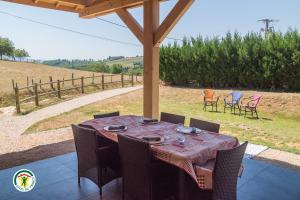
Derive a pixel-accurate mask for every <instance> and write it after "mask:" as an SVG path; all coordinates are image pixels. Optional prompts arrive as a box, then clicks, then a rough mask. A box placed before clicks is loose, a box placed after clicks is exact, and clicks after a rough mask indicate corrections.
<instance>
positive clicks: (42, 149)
mask: <svg viewBox="0 0 300 200" xmlns="http://www.w3.org/2000/svg"><path fill="white" fill-rule="evenodd" d="M74 151H75V145H74V140H66V141H63V142H58V143H53V144H47V145H40V146H37V147H34V148H31V149H28V150H24V151H19V152H12V153H7V154H2V155H0V160H1V162H0V170H1V169H7V168H11V167H15V166H19V165H24V164H27V163H31V162H34V161H38V160H43V159H46V158H51V157H55V156H59V155H62V154H66V153H70V152H74Z"/></svg>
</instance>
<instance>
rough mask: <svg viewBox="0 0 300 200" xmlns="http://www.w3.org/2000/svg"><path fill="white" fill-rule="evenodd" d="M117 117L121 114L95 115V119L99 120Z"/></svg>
mask: <svg viewBox="0 0 300 200" xmlns="http://www.w3.org/2000/svg"><path fill="white" fill-rule="evenodd" d="M115 116H120V112H119V111H117V112H111V113H105V114H96V115H94V119H99V118H105V117H115Z"/></svg>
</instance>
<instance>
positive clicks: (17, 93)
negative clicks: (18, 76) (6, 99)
mask: <svg viewBox="0 0 300 200" xmlns="http://www.w3.org/2000/svg"><path fill="white" fill-rule="evenodd" d="M14 89H15V98H16V110H17V113H21V107H20V97H19V88H18V85H16V87H15V88H14Z"/></svg>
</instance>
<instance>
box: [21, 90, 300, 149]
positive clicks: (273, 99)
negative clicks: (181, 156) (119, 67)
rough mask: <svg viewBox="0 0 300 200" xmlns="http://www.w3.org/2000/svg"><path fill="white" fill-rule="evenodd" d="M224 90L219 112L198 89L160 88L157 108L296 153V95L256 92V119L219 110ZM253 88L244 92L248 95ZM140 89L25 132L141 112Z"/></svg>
mask: <svg viewBox="0 0 300 200" xmlns="http://www.w3.org/2000/svg"><path fill="white" fill-rule="evenodd" d="M228 92H229V91H228V90H218V91H217V93H218V95H220V96H221V98H220V102H219V110H220V111H219V112H210V111H209V110H210V109H209V108H208V110H207V111H206V112H205V111H203V109H202V107H203V104H202V102H203V96H202V95H201V90H199V89H186V88H173V87H162V88H161V97H160V110H161V111H164V112H171V113H177V114H180V115H185V116H186V119H187V120H186V124H188V123H189V118H190V117H193V118H199V119H204V120H208V121H214V122H217V123H220V124H221V132H222V133H225V134H229V135H233V136H236V137H238V138H239V139H240V140H248V141H250V142H252V143H255V144H262V145H266V146H269V147H271V148H275V149H280V150H284V151H289V152H293V153H297V154H300V123H299V122H300V94H299V93H271V92H260V93H262V95H263V98H262V100H261V104H260V107H259V108H258V111H259V113H258V114H259V117H260V118H259V119H258V120H257V119H251V118H247V117H246V118H244V117H243V116H238V115H234V114H231V113H230V110H228V111H227V112H226V113H223V102H222V96H224V95H225V94H227V93H228ZM254 92H255V91H245V96H246V97H247V96H250V95H251V94H253V93H254ZM142 98H143V97H142V91H136V92H132V93H129V94H125V95H121V96H118V97H114V98H111V99H107V100H105V101H102V102H98V103H94V104H91V105H88V106H84V107H81V108H78V109H76V110H73V111H71V112H68V113H64V114H62V115H59V116H56V117H52V118H49V119H46V120H44V121H41V122H39V123H37V124H35V125H33V126H32V127H30V128H29V129H28V130H27V131H26V133H27V134H28V133H32V132H37V131H43V130H49V129H56V128H61V127H67V126H70V124H72V123H79V122H82V121H84V120H87V119H91V118H92V115H93V114H94V113H105V112H110V111H116V110H119V111H121V114H122V115H126V114H135V115H142V102H143V101H142Z"/></svg>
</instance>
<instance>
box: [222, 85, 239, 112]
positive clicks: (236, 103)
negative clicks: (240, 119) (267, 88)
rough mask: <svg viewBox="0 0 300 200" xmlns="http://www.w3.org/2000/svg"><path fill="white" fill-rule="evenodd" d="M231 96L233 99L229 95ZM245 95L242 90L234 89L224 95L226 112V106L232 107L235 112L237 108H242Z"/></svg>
mask: <svg viewBox="0 0 300 200" xmlns="http://www.w3.org/2000/svg"><path fill="white" fill-rule="evenodd" d="M230 96H231V99H229V97H230ZM242 97H243V93H242V92H241V91H233V92H231V93H230V94H228V95H226V96H225V97H224V113H225V111H226V108H230V112H232V109H233V112H234V114H235V109H236V108H238V109H240V100H241V98H242Z"/></svg>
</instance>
